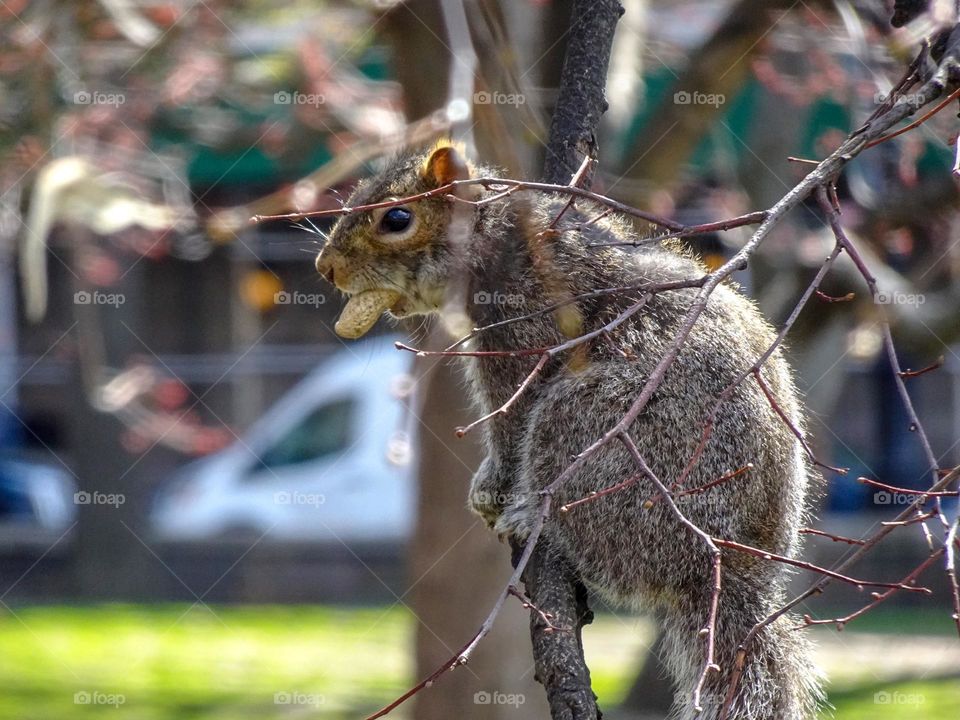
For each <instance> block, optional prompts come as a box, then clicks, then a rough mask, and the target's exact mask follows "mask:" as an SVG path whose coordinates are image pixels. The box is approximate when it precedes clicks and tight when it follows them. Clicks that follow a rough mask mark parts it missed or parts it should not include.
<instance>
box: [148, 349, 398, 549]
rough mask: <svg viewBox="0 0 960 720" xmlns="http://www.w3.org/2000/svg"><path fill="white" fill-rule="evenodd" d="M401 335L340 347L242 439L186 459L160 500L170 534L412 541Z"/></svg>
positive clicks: (159, 513)
mask: <svg viewBox="0 0 960 720" xmlns="http://www.w3.org/2000/svg"><path fill="white" fill-rule="evenodd" d="M396 339H397V338H396V337H392V336H391V337H380V338H371V339H370V340H367V341H365V342H362V343H353V344H351V345H350V346H349V347H346V348H344V349H341V350H338V351H336V352H335V353H334V354H333V355H332V356H331V357H330V359H329V360H327V361H324V362H322V363H321V364H320V365H319V366H318V367H317V368H316V369H315V370H313V371H312V372H311V373H310V374H309V375H308V376H307V377H306V378H304V380H303V381H301V382H300V383H298V384H297V385H296V386H295V387H294V388H293V389H291V390H290V391H289V392H288V393H287V394H286V395H284V396H283V398H281V399H280V401H278V402H277V403H276V404H275V405H274V406H273V407H272V408H270V410H269V411H267V412H266V413H265V414H264V415H263V416H262V417H261V418H260V419H259V420H257V422H256V423H254V424H253V425H252V426H251V427H250V429H249V430H248V431H247V432H246V433H245V434H244V436H243V437H242V438H241V439H240V440H238V441H236V442H234V443H233V444H231V445H229V446H228V447H226V448H224V449H223V450H221V451H219V452H217V453H215V454H213V455H210V456H209V457H206V458H204V459H202V460H199V461H197V462H194V463H192V464H190V465H188V466H186V467H185V468H183V470H182V471H181V472H180V473H179V474H178V475H177V476H176V477H175V478H174V479H173V480H172V481H171V483H170V484H169V485H168V486H167V487H166V488H163V489H162V490H161V493H160V494H159V496H158V497H157V500H156V503H155V505H154V508H153V512H152V516H151V519H152V524H153V529H154V531H155V533H156V535H157V537H158V539H161V540H178V541H179V540H207V539H229V538H236V537H240V536H242V537H244V538H247V537H249V536H252V537H253V538H254V539H256V538H258V537H261V536H263V540H264V541H277V540H279V541H294V540H296V541H316V542H338V541H343V542H349V541H360V542H368V541H369V542H375V543H379V542H385V543H402V542H404V541H406V540H407V539H408V538H409V536H410V534H411V532H412V529H413V519H414V511H415V506H414V503H415V492H416V488H415V478H414V475H413V469H412V463H411V462H410V448H411V445H410V442H411V440H410V437H409V434H408V430H409V429H410V428H408V427H407V422H408V421H407V413H405V412H404V403H405V398H406V396H407V395H408V393H409V389H410V375H409V370H410V367H411V357H410V355H409V354H408V353H404V352H401V351H399V350H397V349H396V348H395V347H394V341H395V340H396Z"/></svg>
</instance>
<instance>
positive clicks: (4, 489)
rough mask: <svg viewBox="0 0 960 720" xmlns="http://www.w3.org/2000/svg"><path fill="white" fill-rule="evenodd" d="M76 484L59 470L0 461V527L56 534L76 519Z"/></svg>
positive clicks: (30, 464)
mask: <svg viewBox="0 0 960 720" xmlns="http://www.w3.org/2000/svg"><path fill="white" fill-rule="evenodd" d="M76 490H77V484H76V482H75V481H74V479H73V477H72V476H71V475H70V473H68V472H66V471H65V470H62V469H61V468H57V467H53V466H50V465H43V464H40V463H35V462H31V461H27V460H22V459H13V458H0V526H2V527H12V526H17V527H18V528H23V527H30V528H33V529H36V530H37V531H39V532H47V533H51V534H54V533H55V534H60V533H62V532H64V531H65V530H67V529H68V528H69V527H70V525H71V524H72V523H73V521H74V519H75V518H76V515H77V507H76V505H75V504H74V502H73V495H74V493H75V492H76Z"/></svg>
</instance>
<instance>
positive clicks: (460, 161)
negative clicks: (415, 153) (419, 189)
mask: <svg viewBox="0 0 960 720" xmlns="http://www.w3.org/2000/svg"><path fill="white" fill-rule="evenodd" d="M421 174H422V176H423V179H424V180H426V181H427V183H428V184H430V185H432V186H433V187H440V186H441V185H446V184H448V183H451V182H453V181H454V180H466V179H468V178H469V177H470V166H469V165H468V164H467V160H466V158H465V157H464V155H463V152H462V150H461V149H458V148H457V147H455V146H454V145H453V144H451V143H450V141H449V140H448V141H441V142H438V143H437V145H436V146H435V147H434V149H433V151H432V152H431V153H430V155H429V156H428V157H427V159H426V161H424V163H423V169H422V172H421Z"/></svg>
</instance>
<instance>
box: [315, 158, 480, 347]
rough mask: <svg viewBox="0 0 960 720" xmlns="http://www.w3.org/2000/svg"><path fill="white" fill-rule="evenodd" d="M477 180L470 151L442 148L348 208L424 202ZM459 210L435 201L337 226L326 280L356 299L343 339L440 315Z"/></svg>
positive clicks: (400, 167)
mask: <svg viewBox="0 0 960 720" xmlns="http://www.w3.org/2000/svg"><path fill="white" fill-rule="evenodd" d="M472 174H473V169H472V167H471V166H470V164H469V163H468V162H467V160H466V158H465V153H464V151H463V150H462V148H458V147H457V146H456V145H455V144H453V143H452V142H450V141H449V140H441V141H439V142H437V144H436V145H434V146H433V147H432V148H431V149H429V150H427V151H425V152H419V153H414V154H412V155H407V156H404V157H400V158H398V159H397V160H395V161H394V162H393V163H392V164H391V165H390V167H388V168H387V169H386V170H384V171H383V172H382V173H380V174H379V175H377V176H375V177H373V178H370V179H367V180H364V181H363V182H361V183H360V184H359V185H358V186H357V189H356V190H355V191H354V192H353V194H352V195H351V196H350V199H349V200H348V201H347V206H348V207H359V206H361V205H373V204H377V203H382V202H388V201H392V200H398V199H402V198H405V197H409V196H413V195H418V194H421V193H424V192H427V191H429V190H433V189H436V188H439V187H442V186H444V185H447V184H448V183H450V182H452V181H454V180H464V179H467V178H469V177H471V175H472ZM477 192H478V191H477ZM452 206H453V203H452V202H451V201H450V200H449V199H447V198H444V197H440V196H434V197H429V198H424V199H421V200H416V201H413V202H410V203H404V204H402V205H393V206H388V207H381V208H377V209H374V210H366V211H362V212H355V213H350V214H349V215H345V216H343V217H341V218H340V219H339V220H338V221H337V223H336V224H335V225H334V227H333V229H332V230H331V231H330V236H329V239H328V241H327V242H326V243H325V244H324V247H323V249H322V250H321V251H320V254H319V255H318V256H317V262H316V264H317V271H318V272H319V273H320V274H321V275H322V276H323V277H324V278H326V279H327V280H328V281H330V282H331V283H333V284H334V285H336V286H337V288H339V289H340V290H342V291H343V292H344V293H345V294H347V295H348V296H349V300H348V301H347V305H346V307H344V309H343V312H342V313H341V315H340V319H339V320H338V321H337V324H336V328H335V329H336V331H337V334H338V335H340V336H342V337H347V338H358V337H360V336H362V335H364V334H365V333H366V332H367V331H368V330H370V328H371V327H373V325H374V323H375V322H376V321H377V319H378V318H379V317H380V315H381V313H383V312H384V311H389V312H390V314H391V315H393V316H395V317H406V316H409V315H418V314H427V313H432V312H436V311H438V310H439V309H440V306H441V304H442V303H443V298H444V293H445V290H446V280H447V278H448V277H449V276H450V266H451V253H450V252H449V250H448V247H447V228H448V225H449V223H450V218H451V215H452V213H453V207H452Z"/></svg>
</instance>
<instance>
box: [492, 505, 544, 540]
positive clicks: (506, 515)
mask: <svg viewBox="0 0 960 720" xmlns="http://www.w3.org/2000/svg"><path fill="white" fill-rule="evenodd" d="M536 514H537V507H536V504H535V503H529V502H527V501H525V500H523V501H520V502H517V503H513V504H511V505H508V506H507V507H505V508H503V512H501V513H500V516H499V517H498V518H497V521H496V522H495V523H494V524H493V526H492V527H493V530H494V532H496V533H497V535H498V536H499V537H500V539H501V540H508V539H511V538H512V539H514V540H516V541H518V542H521V543H522V542H525V541H526V539H527V538H528V537H529V536H530V532H531V531H532V530H533V524H534V519H535V517H536Z"/></svg>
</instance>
